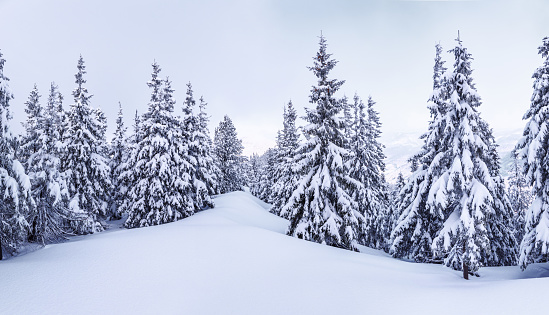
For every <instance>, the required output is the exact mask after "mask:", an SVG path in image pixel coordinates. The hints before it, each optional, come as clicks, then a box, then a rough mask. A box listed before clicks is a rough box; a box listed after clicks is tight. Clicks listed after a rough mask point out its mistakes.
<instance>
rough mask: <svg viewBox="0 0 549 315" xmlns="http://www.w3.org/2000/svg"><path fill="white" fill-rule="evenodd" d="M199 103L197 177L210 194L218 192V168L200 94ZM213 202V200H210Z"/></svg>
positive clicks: (208, 119) (206, 115)
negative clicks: (199, 157)
mask: <svg viewBox="0 0 549 315" xmlns="http://www.w3.org/2000/svg"><path fill="white" fill-rule="evenodd" d="M199 101H200V104H199V105H198V108H199V113H198V131H197V133H196V135H195V136H196V139H197V140H196V141H197V142H198V143H199V144H200V147H199V148H200V151H199V155H200V156H201V159H200V160H199V161H198V165H199V168H198V171H197V177H198V179H200V180H201V181H202V183H204V185H205V186H206V191H207V192H208V194H210V196H213V195H216V194H217V193H218V188H217V181H218V178H219V174H220V171H219V168H218V167H217V165H216V164H215V159H214V152H213V143H212V138H211V137H210V130H209V129H208V122H209V121H210V118H209V117H208V114H207V113H206V106H208V103H206V101H204V97H203V96H201V97H200V99H199ZM212 202H213V200H212Z"/></svg>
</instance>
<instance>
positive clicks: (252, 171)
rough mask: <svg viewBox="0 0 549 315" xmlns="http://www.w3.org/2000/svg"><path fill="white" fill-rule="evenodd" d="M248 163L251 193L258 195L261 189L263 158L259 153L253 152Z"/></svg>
mask: <svg viewBox="0 0 549 315" xmlns="http://www.w3.org/2000/svg"><path fill="white" fill-rule="evenodd" d="M248 164H249V166H248V185H249V187H250V193H251V194H252V195H254V196H258V195H259V193H260V191H261V188H260V186H259V181H260V177H261V167H262V162H261V158H260V157H259V155H257V153H253V154H252V156H250V158H249V159H248Z"/></svg>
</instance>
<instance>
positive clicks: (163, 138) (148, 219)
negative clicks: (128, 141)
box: [120, 62, 194, 228]
mask: <svg viewBox="0 0 549 315" xmlns="http://www.w3.org/2000/svg"><path fill="white" fill-rule="evenodd" d="M152 67H153V72H152V78H151V80H150V81H149V82H148V83H147V85H148V86H149V88H150V89H151V98H150V101H149V104H148V110H147V112H146V113H145V114H143V116H142V117H141V118H140V122H139V124H138V125H137V126H138V130H137V135H136V137H135V141H136V142H135V144H134V145H133V146H132V150H131V153H130V155H129V158H128V162H127V168H126V169H125V171H123V172H122V174H121V175H120V180H121V181H122V182H124V183H126V185H128V186H127V187H129V189H128V192H127V193H126V198H125V200H124V203H123V205H122V211H125V212H128V219H127V220H126V222H125V224H124V225H125V226H126V227H127V228H135V227H144V226H151V225H158V224H163V223H168V222H173V221H176V220H179V219H182V218H185V217H188V216H190V215H192V214H194V204H193V200H192V198H191V196H192V189H193V188H192V178H191V177H190V175H189V174H190V170H191V168H192V167H193V165H192V163H191V161H190V158H189V156H188V155H187V152H188V143H187V142H186V141H187V140H188V139H187V138H184V136H183V133H182V130H183V129H182V126H181V121H180V120H179V119H178V117H176V116H175V115H174V105H175V100H174V99H173V95H172V93H173V90H172V88H171V82H170V81H169V80H168V79H165V80H161V79H160V78H159V76H158V75H159V73H160V71H161V69H160V66H159V65H158V64H157V63H156V62H155V63H153V65H152Z"/></svg>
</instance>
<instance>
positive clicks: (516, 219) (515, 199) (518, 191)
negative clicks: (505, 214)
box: [507, 150, 533, 241]
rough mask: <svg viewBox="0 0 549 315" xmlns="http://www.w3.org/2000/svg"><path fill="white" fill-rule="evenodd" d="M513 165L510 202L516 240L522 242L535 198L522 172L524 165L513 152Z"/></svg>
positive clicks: (510, 177) (508, 179) (510, 178)
mask: <svg viewBox="0 0 549 315" xmlns="http://www.w3.org/2000/svg"><path fill="white" fill-rule="evenodd" d="M511 158H512V159H513V160H512V163H513V164H511V171H510V174H509V177H508V178H507V181H508V187H509V201H510V202H511V207H512V208H513V227H514V232H515V239H516V240H517V241H520V240H522V238H523V237H524V229H525V226H524V219H525V214H526V212H527V211H528V207H530V205H531V204H532V200H533V196H532V191H531V189H530V185H529V183H528V181H527V180H526V176H525V175H524V173H523V172H522V163H521V160H520V157H519V155H518V152H517V151H516V150H513V151H512V152H511Z"/></svg>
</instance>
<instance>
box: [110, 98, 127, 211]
mask: <svg viewBox="0 0 549 315" xmlns="http://www.w3.org/2000/svg"><path fill="white" fill-rule="evenodd" d="M126 130H127V128H126V127H125V126H124V117H123V114H122V104H120V103H118V116H117V117H116V130H115V131H114V137H113V139H112V141H111V145H110V147H109V151H110V152H109V168H110V170H111V182H112V185H113V193H112V194H111V200H110V202H109V207H110V211H109V213H110V214H111V218H110V219H111V220H119V219H121V218H122V213H120V206H121V205H122V202H123V201H124V197H125V196H124V194H125V192H126V191H127V187H125V185H124V183H123V182H122V181H119V177H120V174H121V173H122V172H123V171H124V169H125V166H126V165H125V163H126V159H127V156H128V142H127V141H128V139H127V138H126Z"/></svg>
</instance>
